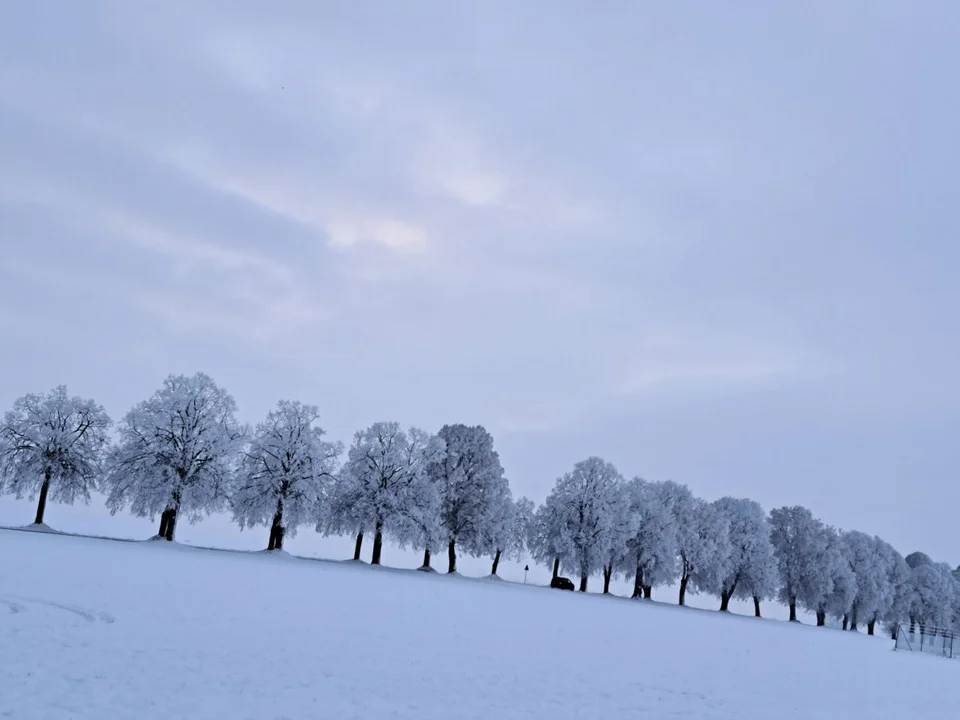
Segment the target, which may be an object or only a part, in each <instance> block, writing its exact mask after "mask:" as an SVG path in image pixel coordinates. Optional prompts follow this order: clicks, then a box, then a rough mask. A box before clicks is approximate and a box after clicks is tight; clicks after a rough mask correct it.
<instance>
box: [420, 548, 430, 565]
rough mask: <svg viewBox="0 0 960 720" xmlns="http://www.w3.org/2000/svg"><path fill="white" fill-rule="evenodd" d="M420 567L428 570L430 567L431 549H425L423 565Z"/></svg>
mask: <svg viewBox="0 0 960 720" xmlns="http://www.w3.org/2000/svg"><path fill="white" fill-rule="evenodd" d="M420 567H424V568H428V567H430V548H424V549H423V565H421V566H420Z"/></svg>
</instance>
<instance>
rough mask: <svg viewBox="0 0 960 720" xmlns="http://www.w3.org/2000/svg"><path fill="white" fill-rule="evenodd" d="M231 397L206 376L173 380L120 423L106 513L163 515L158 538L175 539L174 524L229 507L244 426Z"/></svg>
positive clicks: (111, 460) (109, 471)
mask: <svg viewBox="0 0 960 720" xmlns="http://www.w3.org/2000/svg"><path fill="white" fill-rule="evenodd" d="M235 415H236V403H235V402H234V399H233V397H232V396H231V395H230V394H229V393H228V392H227V391H226V390H224V389H223V388H221V387H220V386H218V385H217V384H216V383H214V381H213V380H212V379H211V378H210V377H209V376H208V375H205V374H203V373H197V374H196V375H193V376H190V377H188V376H185V375H171V376H170V377H168V378H167V379H166V380H165V381H164V383H163V386H162V387H161V388H160V389H159V390H157V392H156V393H154V395H153V396H152V397H150V398H149V399H147V400H144V401H143V402H141V403H140V404H138V405H136V406H135V407H134V408H133V409H132V410H130V412H128V413H127V414H126V416H125V417H124V418H123V420H122V421H121V423H120V428H119V441H118V443H117V445H116V446H115V447H114V449H113V451H112V452H111V453H110V457H109V458H108V461H107V468H108V469H107V475H106V480H105V485H106V487H107V488H108V490H109V493H108V496H107V507H108V508H109V509H110V512H111V513H116V512H117V511H119V510H120V509H121V508H123V507H125V506H127V505H129V506H130V509H131V511H132V512H133V513H134V515H137V516H139V517H150V518H153V517H155V516H156V515H157V514H159V515H160V530H159V532H158V534H157V536H158V537H160V538H164V539H166V540H173V539H174V536H175V532H176V527H177V521H178V520H179V519H180V517H182V516H186V518H187V519H188V520H190V521H191V522H195V521H197V520H199V519H200V518H202V517H203V516H205V515H208V514H210V513H212V512H216V511H218V510H220V509H222V508H223V507H224V506H226V504H227V502H228V500H229V491H230V488H231V481H232V480H233V479H234V477H235V472H236V466H237V460H238V458H239V450H240V447H241V446H242V443H243V438H244V433H245V431H244V428H242V427H241V426H240V425H239V424H238V423H237V421H236V418H235Z"/></svg>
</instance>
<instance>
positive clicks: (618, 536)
mask: <svg viewBox="0 0 960 720" xmlns="http://www.w3.org/2000/svg"><path fill="white" fill-rule="evenodd" d="M628 487H629V483H620V486H619V488H618V490H617V495H618V497H617V499H616V500H615V501H614V502H613V503H611V507H610V515H609V520H608V523H607V532H606V533H605V534H604V539H603V547H602V548H601V557H602V561H603V566H602V572H603V594H604V595H608V594H609V593H610V581H611V580H612V579H613V578H614V577H625V576H626V575H627V574H628V573H632V572H634V571H635V569H636V563H635V562H633V561H632V555H631V552H630V548H629V546H628V543H629V542H630V540H631V539H632V538H634V537H636V535H637V526H638V522H639V518H638V517H637V515H636V513H634V512H633V511H632V508H631V507H630V493H629V490H628Z"/></svg>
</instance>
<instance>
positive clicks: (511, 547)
mask: <svg viewBox="0 0 960 720" xmlns="http://www.w3.org/2000/svg"><path fill="white" fill-rule="evenodd" d="M534 512H535V509H534V504H533V501H531V500H529V499H528V498H525V497H522V498H519V499H517V500H516V501H514V500H513V499H512V498H511V497H510V494H509V491H508V492H507V494H506V495H505V496H504V498H503V505H502V507H501V509H500V510H499V511H498V512H497V513H496V515H495V519H494V523H493V524H492V526H491V534H490V538H489V541H488V543H487V545H488V547H489V549H490V550H491V551H492V553H493V564H492V565H491V567H490V574H491V575H496V574H497V570H498V569H499V567H500V560H501V559H503V558H506V559H508V560H519V559H520V558H521V557H523V553H524V551H525V550H526V548H527V538H528V537H529V534H530V524H531V523H532V522H533V516H534Z"/></svg>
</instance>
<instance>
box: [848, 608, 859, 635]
mask: <svg viewBox="0 0 960 720" xmlns="http://www.w3.org/2000/svg"><path fill="white" fill-rule="evenodd" d="M858 620H859V618H858V617H857V609H856V608H854V609H853V610H852V611H851V612H850V632H856V631H857V621H858Z"/></svg>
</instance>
